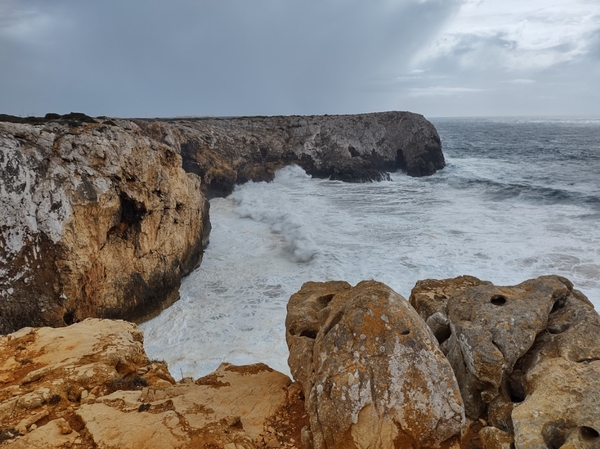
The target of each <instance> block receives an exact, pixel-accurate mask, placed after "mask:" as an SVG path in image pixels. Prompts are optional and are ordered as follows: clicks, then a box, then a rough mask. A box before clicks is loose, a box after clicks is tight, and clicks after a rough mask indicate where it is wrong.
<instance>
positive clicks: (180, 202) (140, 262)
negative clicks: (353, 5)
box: [0, 112, 444, 334]
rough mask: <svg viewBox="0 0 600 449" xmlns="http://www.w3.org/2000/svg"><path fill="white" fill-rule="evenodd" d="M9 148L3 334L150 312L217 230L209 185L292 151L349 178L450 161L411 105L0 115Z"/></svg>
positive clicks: (0, 285) (316, 169) (173, 294)
mask: <svg viewBox="0 0 600 449" xmlns="http://www.w3.org/2000/svg"><path fill="white" fill-rule="evenodd" d="M0 149H1V152H0V176H1V179H2V184H0V334H2V333H7V332H11V331H14V330H16V329H19V328H20V327H23V326H42V325H52V326H60V325H64V324H69V323H73V322H76V321H79V320H82V319H84V318H86V317H107V318H124V319H130V320H139V319H141V318H142V317H147V316H148V315H151V314H155V313H157V312H158V311H160V309H161V308H163V307H164V306H165V305H168V304H170V303H171V302H172V301H173V300H175V299H176V298H177V297H178V286H179V283H180V278H181V277H182V276H184V275H186V274H187V273H189V272H190V271H191V270H192V269H194V268H195V267H196V266H197V265H198V264H199V263H200V259H201V255H202V248H203V246H205V245H206V243H207V241H208V232H209V230H210V223H209V220H208V202H207V201H206V200H205V198H204V196H203V195H202V192H201V190H202V191H203V192H204V193H205V194H206V195H208V196H215V195H227V194H228V193H230V192H231V191H232V190H233V187H234V185H235V184H236V183H241V182H245V181H248V180H254V181H262V180H270V179H272V178H273V176H274V172H275V170H277V169H279V168H281V167H283V166H285V165H289V164H298V165H300V166H302V167H303V168H305V169H306V170H307V171H308V172H309V173H310V174H312V175H314V176H321V177H330V176H331V177H332V178H334V179H342V180H346V181H366V180H375V179H383V178H385V177H386V176H387V173H386V170H396V169H399V168H400V169H404V170H406V171H407V172H408V174H409V175H412V176H423V175H428V174H432V173H434V172H435V171H436V170H438V169H440V168H442V167H443V166H444V157H443V154H442V152H441V145H440V139H439V136H438V134H437V132H436V130H435V128H434V127H433V125H431V123H429V122H428V121H427V120H425V119H424V118H423V117H422V116H420V115H417V114H412V113H409V112H386V113H375V114H361V115H349V116H322V117H315V116H313V117H297V116H296V117H242V118H231V119H225V118H223V119H176V120H119V119H107V118H98V119H94V118H91V117H87V116H85V115H83V114H68V115H66V116H59V115H57V114H48V116H47V117H46V118H26V119H22V118H19V117H12V116H6V115H1V116H0ZM182 168H183V169H182ZM186 171H187V172H188V173H186ZM190 172H193V173H195V174H197V175H200V177H201V180H200V179H198V177H197V176H195V175H194V174H192V173H190Z"/></svg>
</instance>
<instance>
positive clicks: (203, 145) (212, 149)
mask: <svg viewBox="0 0 600 449" xmlns="http://www.w3.org/2000/svg"><path fill="white" fill-rule="evenodd" d="M137 123H138V125H139V126H141V127H144V124H148V125H150V124H152V123H161V125H162V126H163V127H164V128H163V129H165V132H166V130H167V129H168V128H169V127H174V128H176V129H177V130H178V131H179V132H180V133H181V135H182V142H181V154H182V157H183V163H184V168H185V169H186V170H188V171H191V172H194V173H197V174H198V175H200V176H201V177H202V180H203V185H204V188H205V191H206V192H207V194H208V195H209V196H215V195H226V194H228V193H230V192H231V191H232V189H233V187H234V185H235V184H236V183H243V182H246V181H249V180H253V181H269V180H272V179H273V176H274V173H275V171H276V170H277V169H279V168H281V167H283V166H285V165H290V164H297V165H299V166H301V167H302V168H304V170H306V172H307V173H308V174H310V175H312V176H315V177H321V178H332V179H339V180H342V181H350V182H364V181H373V180H381V179H386V178H387V176H388V175H387V172H388V171H396V170H404V171H405V172H407V174H408V175H410V176H426V175H431V174H433V173H435V172H436V171H437V170H439V169H441V168H443V167H444V164H445V162H444V156H443V154H442V150H441V142H440V138H439V136H438V134H437V131H436V129H435V127H434V126H433V125H432V124H431V123H430V122H429V121H427V120H426V119H425V118H424V117H423V116H422V115H418V114H413V113H410V112H380V113H372V114H356V115H337V116H335V115H334V116H279V117H277V116H275V117H239V118H202V119H177V120H170V121H164V120H161V121H137Z"/></svg>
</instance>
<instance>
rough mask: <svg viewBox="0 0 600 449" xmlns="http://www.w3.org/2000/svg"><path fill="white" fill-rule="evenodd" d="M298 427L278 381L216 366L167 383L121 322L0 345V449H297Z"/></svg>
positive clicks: (291, 392) (160, 365) (298, 409)
mask: <svg viewBox="0 0 600 449" xmlns="http://www.w3.org/2000/svg"><path fill="white" fill-rule="evenodd" d="M305 424H306V415H305V412H304V404H303V401H302V400H301V392H300V388H299V386H297V384H292V383H291V381H290V379H289V378H288V377H287V376H285V375H283V374H281V373H278V372H276V371H273V370H272V369H270V368H269V367H267V366H266V365H262V364H257V365H249V366H242V367H236V366H233V365H227V364H224V365H222V366H221V367H220V368H219V369H218V370H217V371H215V372H214V373H213V374H211V375H209V376H206V377H203V378H200V379H198V380H196V381H195V382H194V381H193V380H192V379H184V380H183V381H181V382H180V383H175V382H174V381H173V379H172V378H171V376H170V375H169V373H168V371H167V367H166V365H165V364H164V362H151V361H149V360H148V359H147V357H146V355H145V353H144V351H143V348H142V333H141V331H140V330H139V329H137V327H136V326H135V325H133V324H130V323H127V322H124V321H110V320H98V319H87V320H85V321H83V322H81V323H77V324H74V325H72V326H68V327H63V328H58V329H52V328H38V329H33V328H27V329H22V330H20V331H19V332H17V333H14V334H11V335H8V336H4V337H0V448H29V449H36V448H39V449H42V448H43V449H45V448H62V447H77V448H94V449H96V448H98V449H133V448H142V447H143V448H156V449H169V448H184V449H185V448H190V449H191V448H212V449H215V448H218V449H236V448H237V449H241V448H244V449H254V448H262V447H297V448H300V447H302V446H301V445H300V444H299V442H300V430H301V428H302V427H303V426H304V425H305Z"/></svg>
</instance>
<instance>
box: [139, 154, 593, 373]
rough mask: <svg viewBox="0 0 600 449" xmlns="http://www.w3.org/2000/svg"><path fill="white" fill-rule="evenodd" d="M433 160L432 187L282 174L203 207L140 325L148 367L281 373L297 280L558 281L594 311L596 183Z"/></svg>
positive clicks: (451, 157) (512, 166)
mask: <svg viewBox="0 0 600 449" xmlns="http://www.w3.org/2000/svg"><path fill="white" fill-rule="evenodd" d="M446 156H447V162H448V165H447V167H446V168H445V169H444V170H442V171H441V172H439V173H438V174H436V175H434V176H431V177H426V178H410V177H407V176H405V175H404V174H400V173H399V174H394V175H393V176H392V181H387V182H379V183H369V184H346V183H342V182H338V181H328V180H317V179H311V178H310V177H309V176H307V175H306V174H305V173H304V172H303V171H302V170H301V169H300V168H298V167H287V168H285V169H283V170H281V171H280V172H279V173H278V174H277V176H276V178H275V180H274V182H272V183H247V184H245V185H243V186H240V187H238V188H236V191H235V192H234V194H233V195H231V196H230V197H229V198H226V199H214V200H212V201H211V221H212V224H213V230H212V233H211V243H210V245H209V247H208V249H207V251H206V253H205V256H204V260H203V262H202V266H201V267H200V268H199V269H198V270H196V271H195V272H194V273H192V274H191V275H190V276H188V277H187V278H185V279H184V280H183V282H182V286H181V299H180V300H179V301H178V302H177V303H175V304H174V305H173V306H172V307H171V308H169V309H167V310H165V311H163V312H162V313H161V314H160V315H159V316H158V317H157V318H155V319H153V320H151V321H149V322H147V323H144V324H143V325H142V327H143V329H144V331H145V346H146V350H147V352H148V354H149V356H150V357H152V358H160V359H165V360H166V361H167V362H168V363H169V366H170V369H171V372H172V374H173V375H174V376H175V377H181V376H192V377H199V376H201V375H204V374H207V373H209V372H211V371H213V370H214V369H216V368H217V367H218V365H219V364H220V363H221V362H223V361H228V362H231V363H236V364H243V363H254V362H259V361H260V362H265V363H267V364H268V365H270V366H272V367H273V368H275V369H277V370H279V371H282V372H286V373H288V372H289V371H288V368H287V355H288V353H287V348H286V345H285V328H284V326H285V313H286V304H287V301H288V299H289V297H290V295H292V294H293V293H294V292H296V291H297V290H298V289H299V288H300V286H301V285H302V283H304V282H306V281H309V280H312V281H325V280H332V279H342V280H346V281H348V282H350V283H351V284H356V283H357V282H359V281H361V280H363V279H376V280H379V281H382V282H385V283H386V284H388V285H389V286H390V287H392V288H393V289H395V290H396V291H397V292H399V293H400V294H402V295H404V296H405V297H408V296H409V294H410V290H411V289H412V287H413V286H414V284H415V282H416V281H417V280H420V279H425V278H437V279H442V278H448V277H454V276H458V275H462V274H470V275H474V276H477V277H479V278H481V279H485V280H490V281H492V282H494V283H495V284H498V285H512V284H516V283H519V282H522V281H524V280H526V279H530V278H534V277H537V276H540V275H544V274H559V275H563V276H565V277H567V278H569V279H571V280H572V281H573V282H574V284H575V286H576V288H578V289H580V290H582V291H583V293H585V294H586V295H587V296H588V297H589V298H590V299H591V300H592V302H594V304H595V306H596V308H600V226H598V225H597V224H598V218H599V217H598V212H599V209H598V205H595V204H593V202H589V201H588V202H586V201H585V197H582V196H581V195H583V194H584V193H585V195H587V197H589V198H598V197H600V185H599V184H598V182H597V181H594V180H592V181H590V180H589V179H582V181H581V182H571V180H567V181H566V182H558V181H556V180H555V182H554V183H553V182H550V181H545V176H546V175H547V173H545V172H543V171H542V170H540V173H539V174H538V175H537V176H536V177H533V178H532V177H530V176H528V175H527V174H524V172H523V166H520V165H519V164H517V163H516V162H515V161H514V160H511V159H510V157H506V158H499V157H494V158H477V157H470V156H469V155H468V154H466V155H465V154H463V153H460V152H455V151H452V147H450V149H449V150H447V151H446ZM526 170H529V168H528V167H527V166H526ZM590 170H591V169H590ZM596 173H597V172H596ZM565 176H566V175H565ZM545 183H547V185H546V184H545ZM514 186H517V187H516V188H515V187H514ZM518 186H520V187H518ZM528 187H529V188H528ZM543 188H549V189H550V188H552V189H555V190H557V191H559V192H561V191H565V192H567V193H569V194H571V196H570V197H568V198H563V197H562V196H561V195H560V194H559V195H556V198H554V197H553V195H554V194H553V193H552V192H550V193H548V194H547V196H549V198H550V199H546V200H545V201H542V200H541V199H540V197H539V195H540V193H539V191H538V190H539V189H543ZM531 192H533V193H531ZM535 192H538V193H535ZM542 192H543V190H542ZM576 194H577V195H579V196H577V195H576ZM536 195H537V196H536ZM542 196H543V195H542Z"/></svg>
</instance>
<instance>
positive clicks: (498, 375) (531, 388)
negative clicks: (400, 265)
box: [410, 276, 600, 448]
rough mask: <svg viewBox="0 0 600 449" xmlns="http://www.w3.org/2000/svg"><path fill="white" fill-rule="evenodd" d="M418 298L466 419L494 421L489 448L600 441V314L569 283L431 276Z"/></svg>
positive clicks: (487, 432) (488, 430)
mask: <svg viewBox="0 0 600 449" xmlns="http://www.w3.org/2000/svg"><path fill="white" fill-rule="evenodd" d="M410 302H411V304H413V305H414V307H415V308H416V309H417V311H418V312H419V313H420V315H421V317H422V318H423V319H425V320H426V321H427V323H428V324H429V325H430V326H431V327H432V330H433V331H434V332H435V333H436V337H437V338H438V341H439V343H440V347H441V349H442V350H443V351H444V353H445V354H446V356H447V357H448V360H449V361H450V363H451V364H452V368H453V369H454V372H455V374H456V378H457V380H458V382H459V385H460V389H461V394H462V396H463V399H464V402H465V407H466V411H467V415H468V417H469V418H471V419H472V420H477V419H480V418H485V420H487V423H488V424H489V426H490V427H484V428H483V429H482V430H481V431H480V433H481V439H482V441H484V443H485V445H484V447H488V446H489V447H509V446H510V444H515V445H516V447H517V448H519V447H540V448H545V447H596V446H599V445H600V436H599V432H600V428H599V426H600V422H599V421H598V419H599V418H600V413H599V412H598V411H599V410H600V409H599V408H598V404H599V403H600V383H599V378H600V365H599V364H598V360H600V316H599V315H598V313H597V312H596V311H595V310H594V308H593V305H592V304H591V303H590V301H589V300H588V299H587V298H586V297H585V296H584V295H583V294H582V293H581V292H579V291H577V290H575V289H574V288H573V284H572V283H571V282H570V281H569V280H567V279H565V278H562V277H559V276H542V277H539V278H537V279H532V280H529V281H525V282H523V283H521V284H519V285H516V286H512V287H496V286H494V285H492V284H491V283H489V282H484V281H480V280H479V279H477V278H473V277H466V276H461V277H459V278H455V279H447V280H441V281H436V280H427V281H420V282H418V283H417V285H416V286H415V288H414V289H413V291H412V293H411V297H410ZM486 445H487V446H486Z"/></svg>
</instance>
